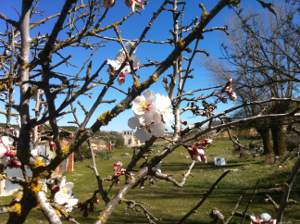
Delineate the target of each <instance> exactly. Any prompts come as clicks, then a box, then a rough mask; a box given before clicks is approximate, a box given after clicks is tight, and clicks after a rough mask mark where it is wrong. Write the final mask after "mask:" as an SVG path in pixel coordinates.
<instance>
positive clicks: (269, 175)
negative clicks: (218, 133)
mask: <svg viewBox="0 0 300 224" xmlns="http://www.w3.org/2000/svg"><path fill="white" fill-rule="evenodd" d="M131 150H132V149H116V150H115V151H113V154H112V157H111V158H110V159H109V160H106V159H102V158H100V157H99V158H97V165H98V168H99V171H100V173H101V176H103V177H105V176H108V175H111V174H112V164H113V162H115V161H118V160H121V161H122V162H123V163H125V164H126V162H128V161H129V159H130V155H131ZM155 150H159V149H155ZM207 154H208V159H209V163H208V164H197V165H196V167H195V168H194V169H193V172H192V177H190V178H189V179H188V180H187V183H186V185H185V186H184V187H183V188H177V187H174V186H173V185H171V184H170V183H166V182H163V181H156V182H155V184H154V185H151V184H150V183H146V185H145V188H144V189H139V188H136V189H133V190H132V191H130V193H129V194H128V195H127V196H126V197H127V199H133V200H136V201H138V202H142V203H144V204H145V205H146V206H147V207H148V208H149V210H150V211H151V212H152V213H153V214H154V215H155V216H156V217H158V218H160V219H161V223H168V224H171V223H172V224H173V223H176V221H178V220H179V219H180V217H182V216H183V215H184V214H185V213H186V212H187V211H188V210H189V209H190V208H191V207H192V206H194V205H195V204H196V203H197V202H198V201H199V200H200V198H201V196H202V195H203V193H204V192H205V191H206V190H207V189H208V188H209V187H210V185H211V184H212V183H213V182H214V181H215V180H216V179H217V178H218V177H219V176H220V175H221V174H222V172H223V171H224V170H225V169H232V172H231V173H230V174H229V175H228V176H227V177H226V178H225V179H223V180H222V182H221V183H220V184H219V185H218V187H217V188H216V189H215V191H214V193H213V194H212V195H211V196H210V197H209V199H208V200H207V201H206V202H205V203H204V204H203V206H202V207H201V208H200V209H199V211H198V212H197V213H195V214H194V215H193V216H192V217H190V218H189V219H188V220H187V222H186V223H188V224H192V223H199V224H201V223H210V222H211V221H212V220H211V219H210V217H209V213H210V211H211V209H213V208H218V209H220V210H221V211H222V212H223V213H224V214H225V215H229V214H230V212H231V210H232V208H233V207H234V206H235V203H236V201H237V200H238V198H239V197H240V195H241V194H243V195H244V199H243V201H242V203H241V205H240V211H243V209H245V207H246V204H247V203H248V201H249V199H250V198H251V197H252V192H253V188H254V186H255V185H256V183H257V181H259V183H258V188H259V191H260V193H258V194H257V195H256V196H255V198H254V201H253V203H252V204H251V205H250V208H249V211H248V212H250V213H251V212H254V213H257V214H260V213H261V212H268V213H270V214H273V215H275V212H274V209H273V207H272V205H271V204H269V203H267V202H265V201H264V193H261V192H262V191H263V189H267V188H269V187H273V186H274V184H280V183H282V182H283V181H284V180H285V179H286V178H287V174H288V171H289V170H290V168H291V166H292V162H291V161H290V162H288V163H287V164H285V165H283V166H282V167H281V168H279V166H278V165H266V164H265V163H264V157H256V158H253V157H250V158H247V159H240V158H239V156H238V155H237V154H234V153H233V147H232V143H231V142H229V141H227V140H218V141H217V142H216V144H214V145H213V146H212V147H210V148H209V149H208V150H207ZM214 156H224V157H225V159H226V161H227V163H228V165H227V166H226V167H223V168H216V167H214V165H213V163H212V161H213V157H214ZM190 162H191V160H190V158H189V157H188V154H187V152H186V150H184V149H183V148H178V149H177V151H176V152H175V153H174V154H172V155H170V156H169V157H168V158H167V159H166V160H164V161H163V164H162V170H163V172H167V173H169V174H172V175H173V177H175V178H177V179H180V178H181V177H182V174H183V173H184V171H185V169H186V168H187V167H188V165H189V163H190ZM89 165H91V161H89V160H85V161H83V162H78V163H76V165H75V172H73V173H71V174H68V180H69V181H73V182H74V183H75V187H74V194H75V195H76V197H78V198H79V199H80V200H81V201H83V200H86V199H88V198H89V197H90V196H91V195H92V193H93V191H94V190H96V187H97V186H96V180H95V177H94V175H93V173H92V172H91V169H90V168H89V167H88V166H89ZM299 180H300V179H299V178H298V180H297V185H296V187H295V189H294V192H293V194H292V196H293V198H294V199H296V200H299V199H300V183H299V182H300V181H299ZM123 183H124V181H123V179H122V181H121V184H120V185H118V186H116V188H115V189H114V190H113V191H112V193H114V192H116V190H117V188H119V187H120V186H121V185H122V184H123ZM109 184H110V183H109V182H105V186H106V187H107V186H108V185H109ZM272 196H274V199H277V200H278V199H279V195H274V194H272ZM102 208H103V202H102V201H101V202H100V204H99V205H98V207H97V209H96V211H95V212H94V213H91V214H90V215H89V217H88V218H86V217H82V216H81V215H82V214H81V213H80V211H79V210H78V209H75V210H74V212H73V216H74V217H76V219H77V220H78V221H79V222H80V223H93V222H94V221H95V220H96V217H97V215H98V214H99V211H100V210H101V209H102ZM42 216H43V215H42V214H41V213H40V212H38V211H37V210H35V212H34V213H32V215H31V216H30V218H29V219H28V221H27V223H46V222H45V221H40V220H43V219H42V218H43V217H42ZM286 217H287V219H288V220H289V221H291V223H300V207H299V205H293V206H291V207H289V208H288V209H287V212H286ZM1 218H3V220H4V216H0V219H1ZM286 221H287V220H286ZM0 223H4V222H0ZM108 223H112V224H117V223H118V224H120V223H147V221H146V219H145V218H144V217H143V216H142V214H140V213H136V212H134V211H130V210H129V211H126V210H125V207H124V205H122V204H121V205H120V206H119V207H118V209H117V210H116V211H115V212H114V213H113V215H112V217H111V219H110V220H109V222H108ZM235 223H240V220H239V219H236V220H235Z"/></svg>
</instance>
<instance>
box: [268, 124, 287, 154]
mask: <svg viewBox="0 0 300 224" xmlns="http://www.w3.org/2000/svg"><path fill="white" fill-rule="evenodd" d="M271 130H272V138H273V151H274V153H275V155H276V156H282V155H284V154H285V153H286V151H287V145H286V136H285V130H284V126H283V125H282V124H280V123H279V122H276V123H275V124H273V125H272V127H271Z"/></svg>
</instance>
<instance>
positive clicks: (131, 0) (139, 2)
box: [125, 0, 144, 12]
mask: <svg viewBox="0 0 300 224" xmlns="http://www.w3.org/2000/svg"><path fill="white" fill-rule="evenodd" d="M125 3H126V5H127V6H128V7H130V8H131V11H132V12H135V11H136V10H139V9H142V8H144V4H143V0H125Z"/></svg>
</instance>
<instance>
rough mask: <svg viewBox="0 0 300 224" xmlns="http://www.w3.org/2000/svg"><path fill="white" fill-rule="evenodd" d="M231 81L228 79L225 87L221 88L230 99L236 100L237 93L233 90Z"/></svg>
mask: <svg viewBox="0 0 300 224" xmlns="http://www.w3.org/2000/svg"><path fill="white" fill-rule="evenodd" d="M232 83H233V80H232V79H229V80H228V82H227V83H226V85H225V87H224V88H223V92H225V93H226V94H227V95H228V97H229V98H230V99H231V100H233V101H235V100H237V95H236V93H235V92H234V91H233V88H232Z"/></svg>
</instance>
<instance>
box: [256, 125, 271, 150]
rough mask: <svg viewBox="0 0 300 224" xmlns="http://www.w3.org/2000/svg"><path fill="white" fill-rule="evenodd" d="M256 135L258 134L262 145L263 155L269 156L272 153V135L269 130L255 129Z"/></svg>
mask: <svg viewBox="0 0 300 224" xmlns="http://www.w3.org/2000/svg"><path fill="white" fill-rule="evenodd" d="M257 131H258V133H259V134H260V136H261V138H262V141H263V145H264V154H265V155H271V154H272V153H273V149H272V135H271V131H270V128H260V129H257Z"/></svg>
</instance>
